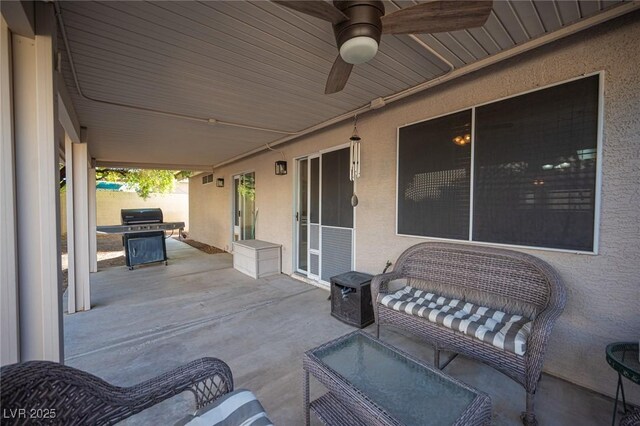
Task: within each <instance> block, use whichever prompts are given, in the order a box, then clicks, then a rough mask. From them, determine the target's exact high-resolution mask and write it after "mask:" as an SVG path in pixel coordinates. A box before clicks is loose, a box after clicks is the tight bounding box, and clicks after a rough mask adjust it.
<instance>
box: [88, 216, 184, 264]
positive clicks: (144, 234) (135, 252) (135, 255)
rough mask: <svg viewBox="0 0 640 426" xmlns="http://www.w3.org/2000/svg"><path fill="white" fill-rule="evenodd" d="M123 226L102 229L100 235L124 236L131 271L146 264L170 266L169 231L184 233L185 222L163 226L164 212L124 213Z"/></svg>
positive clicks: (98, 228) (99, 228)
mask: <svg viewBox="0 0 640 426" xmlns="http://www.w3.org/2000/svg"><path fill="white" fill-rule="evenodd" d="M120 218H121V221H122V224H121V225H108V226H98V227H97V230H98V232H103V233H108V234H123V236H122V244H123V245H124V253H125V260H126V263H127V266H128V267H129V269H133V268H134V266H136V265H143V264H146V263H157V262H164V263H165V265H166V264H167V259H168V258H167V246H166V244H165V235H164V233H165V231H167V230H174V229H179V230H180V233H179V234H181V233H182V230H183V229H184V222H163V216H162V210H161V209H158V208H148V209H122V210H120Z"/></svg>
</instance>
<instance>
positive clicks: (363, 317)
mask: <svg viewBox="0 0 640 426" xmlns="http://www.w3.org/2000/svg"><path fill="white" fill-rule="evenodd" d="M372 278H373V275H369V274H364V273H362V272H355V271H351V272H345V273H344V274H340V275H336V276H334V277H331V315H332V316H333V317H334V318H337V319H339V320H340V321H342V322H344V323H347V324H349V325H352V326H354V327H358V328H364V327H366V326H368V325H369V324H373V321H374V317H373V305H372V304H371V279H372Z"/></svg>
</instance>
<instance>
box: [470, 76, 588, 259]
mask: <svg viewBox="0 0 640 426" xmlns="http://www.w3.org/2000/svg"><path fill="white" fill-rule="evenodd" d="M597 128H598V76H594V77H588V78H584V79H580V80H576V81H573V82H570V83H566V84H562V85H559V86H555V87H551V88H548V89H544V90H539V91H536V92H532V93H528V94H525V95H522V96H518V97H514V98H510V99H507V100H504V101H500V102H495V103H492V104H489V105H485V106H482V107H478V108H477V109H476V133H475V177H474V212H473V239H474V240H476V241H486V242H494V243H507V244H518V245H526V246H540V247H550V248H560V249H575V250H585V251H591V250H593V228H594V226H593V224H594V211H595V180H596V151H597V146H596V144H597Z"/></svg>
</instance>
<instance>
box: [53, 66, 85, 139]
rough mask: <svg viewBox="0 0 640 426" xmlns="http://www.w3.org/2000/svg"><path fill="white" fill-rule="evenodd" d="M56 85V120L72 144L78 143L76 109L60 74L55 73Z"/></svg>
mask: <svg viewBox="0 0 640 426" xmlns="http://www.w3.org/2000/svg"><path fill="white" fill-rule="evenodd" d="M56 79H57V85H58V119H59V120H60V124H61V125H62V127H63V128H64V131H65V132H66V133H67V135H68V136H69V138H71V141H72V142H73V143H80V142H81V140H80V121H79V120H78V115H77V114H76V109H75V108H74V106H73V102H72V101H71V96H69V91H68V90H67V85H66V84H65V83H64V78H63V77H62V73H60V72H57V73H56Z"/></svg>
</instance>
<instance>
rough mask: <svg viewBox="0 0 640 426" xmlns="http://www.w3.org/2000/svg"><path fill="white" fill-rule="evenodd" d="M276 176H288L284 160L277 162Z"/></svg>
mask: <svg viewBox="0 0 640 426" xmlns="http://www.w3.org/2000/svg"><path fill="white" fill-rule="evenodd" d="M276 174H277V175H286V174H287V162H286V161H284V160H280V161H276Z"/></svg>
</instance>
